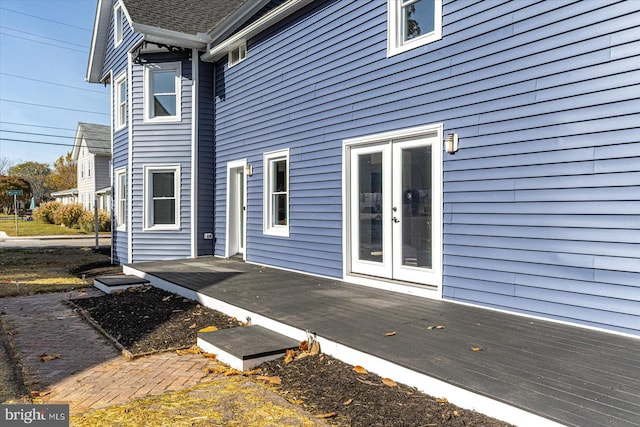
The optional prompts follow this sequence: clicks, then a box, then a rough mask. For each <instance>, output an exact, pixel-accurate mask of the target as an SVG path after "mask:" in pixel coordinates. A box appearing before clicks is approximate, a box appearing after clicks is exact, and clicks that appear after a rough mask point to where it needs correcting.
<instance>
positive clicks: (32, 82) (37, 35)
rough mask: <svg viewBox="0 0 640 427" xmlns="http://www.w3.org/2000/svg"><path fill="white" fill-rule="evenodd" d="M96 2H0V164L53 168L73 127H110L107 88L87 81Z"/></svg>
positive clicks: (70, 140) (65, 149) (66, 149)
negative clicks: (84, 124) (82, 124)
mask: <svg viewBox="0 0 640 427" xmlns="http://www.w3.org/2000/svg"><path fill="white" fill-rule="evenodd" d="M96 3H97V0H0V158H5V159H8V160H9V161H11V162H13V163H14V164H17V163H22V162H25V161H36V162H41V163H47V164H50V165H51V164H53V162H54V161H56V159H58V158H59V157H60V156H63V155H65V154H66V153H68V152H69V151H71V149H72V147H73V137H74V135H75V131H76V129H77V126H78V122H87V123H97V124H104V125H108V124H109V121H110V115H109V88H108V87H104V86H103V85H101V84H90V83H86V82H85V81H84V79H85V76H86V71H87V63H88V59H89V50H90V46H91V35H92V28H93V21H94V18H95V13H96Z"/></svg>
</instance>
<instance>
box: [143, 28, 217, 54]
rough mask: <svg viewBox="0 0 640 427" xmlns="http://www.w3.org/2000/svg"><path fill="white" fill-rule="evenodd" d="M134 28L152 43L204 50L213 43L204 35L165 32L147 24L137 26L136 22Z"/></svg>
mask: <svg viewBox="0 0 640 427" xmlns="http://www.w3.org/2000/svg"><path fill="white" fill-rule="evenodd" d="M132 27H133V30H134V31H135V32H136V33H139V34H142V35H143V36H144V40H145V41H147V42H152V43H160V44H166V45H173V46H179V47H184V48H189V49H198V50H203V49H205V48H206V47H207V44H208V43H210V42H211V38H210V37H209V36H208V35H207V34H204V33H198V34H195V35H193V34H187V33H181V32H179V31H173V30H165V29H162V28H158V27H152V26H150V25H145V24H136V23H135V22H134V23H133V25H132Z"/></svg>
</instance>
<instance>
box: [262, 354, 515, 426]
mask: <svg viewBox="0 0 640 427" xmlns="http://www.w3.org/2000/svg"><path fill="white" fill-rule="evenodd" d="M261 368H262V369H263V372H264V373H263V375H268V376H279V377H280V378H281V380H282V385H281V386H280V390H279V392H280V393H281V394H283V395H284V396H285V397H286V398H287V399H289V400H290V401H293V402H297V403H300V404H301V405H303V406H304V407H305V409H307V410H308V411H309V412H311V413H313V414H325V415H328V416H329V418H327V421H328V422H330V423H331V424H335V425H338V426H363V427H364V426H366V427H373V426H381V427H382V426H384V427H390V426H403V427H404V426H489V427H497V426H508V425H509V424H507V423H503V422H501V421H498V420H495V419H493V418H490V417H487V416H486V415H483V414H480V413H478V412H474V411H468V410H465V409H460V408H458V407H456V406H454V405H452V404H450V403H448V402H447V401H446V399H441V398H438V399H436V398H434V397H431V396H428V395H426V394H424V393H420V392H419V391H417V390H416V389H414V388H411V387H408V386H405V385H402V384H398V385H397V386H388V385H386V384H385V383H383V382H382V378H381V377H379V376H378V375H375V374H371V373H365V374H359V373H356V372H355V371H354V369H353V368H354V367H353V366H351V365H347V364H346V363H343V362H341V361H339V360H337V359H334V358H332V357H330V356H327V355H324V354H319V355H314V356H309V357H307V358H304V359H300V360H294V361H293V362H290V363H289V364H285V363H284V359H278V360H274V361H271V362H267V363H264V364H263V365H262V366H261ZM391 384H393V383H391Z"/></svg>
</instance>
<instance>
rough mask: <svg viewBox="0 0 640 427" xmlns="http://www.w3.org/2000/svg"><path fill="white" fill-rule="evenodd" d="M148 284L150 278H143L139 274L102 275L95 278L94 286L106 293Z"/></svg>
mask: <svg viewBox="0 0 640 427" xmlns="http://www.w3.org/2000/svg"><path fill="white" fill-rule="evenodd" d="M148 284H149V281H148V280H146V279H141V278H139V277H138V276H133V275H130V274H126V275H120V276H101V277H96V278H95V279H93V286H95V287H96V288H98V289H100V290H101V291H102V292H104V293H106V294H111V293H113V292H116V291H121V290H124V289H129V288H133V287H136V286H144V285H148Z"/></svg>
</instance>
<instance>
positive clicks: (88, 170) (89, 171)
mask: <svg viewBox="0 0 640 427" xmlns="http://www.w3.org/2000/svg"><path fill="white" fill-rule="evenodd" d="M87 177H91V160H87Z"/></svg>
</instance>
